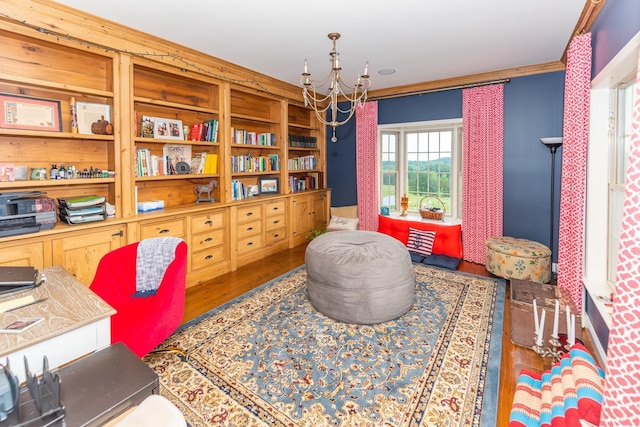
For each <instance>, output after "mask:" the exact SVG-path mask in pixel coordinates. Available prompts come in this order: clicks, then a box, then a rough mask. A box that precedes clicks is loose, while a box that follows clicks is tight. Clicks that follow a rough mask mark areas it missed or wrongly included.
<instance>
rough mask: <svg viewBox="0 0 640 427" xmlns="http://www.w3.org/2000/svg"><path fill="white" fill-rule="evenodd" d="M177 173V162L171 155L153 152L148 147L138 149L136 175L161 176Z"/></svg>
mask: <svg viewBox="0 0 640 427" xmlns="http://www.w3.org/2000/svg"><path fill="white" fill-rule="evenodd" d="M175 174H177V171H176V165H175V163H172V162H171V158H170V157H169V156H164V155H163V156H158V155H155V154H151V152H150V151H149V149H148V148H138V149H137V150H136V176H160V175H175Z"/></svg>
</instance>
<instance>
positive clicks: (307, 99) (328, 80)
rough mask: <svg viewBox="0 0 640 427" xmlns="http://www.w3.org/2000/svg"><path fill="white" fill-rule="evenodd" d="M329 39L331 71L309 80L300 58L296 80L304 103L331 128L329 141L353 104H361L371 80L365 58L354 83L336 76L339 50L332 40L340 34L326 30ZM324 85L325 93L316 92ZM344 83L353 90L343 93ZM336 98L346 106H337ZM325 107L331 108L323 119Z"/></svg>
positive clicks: (337, 74)
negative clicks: (300, 74)
mask: <svg viewBox="0 0 640 427" xmlns="http://www.w3.org/2000/svg"><path fill="white" fill-rule="evenodd" d="M328 37H329V39H331V41H332V43H333V49H331V52H330V53H329V56H330V57H331V72H330V73H329V75H328V76H327V77H325V78H324V80H312V79H311V74H310V73H309V67H308V66H307V60H306V59H305V60H304V72H303V73H302V77H301V78H300V84H301V85H302V86H303V88H302V96H303V97H304V105H305V106H311V107H312V108H313V110H314V111H315V113H316V117H317V118H318V120H319V121H320V122H321V123H322V124H324V125H328V126H331V128H332V129H333V137H332V138H331V141H332V142H336V141H338V138H336V128H337V127H338V126H340V125H343V124H345V123H346V122H348V121H349V119H351V117H352V116H353V113H354V112H355V110H356V107H358V106H362V105H363V104H364V103H365V102H366V100H367V90H368V89H369V87H370V86H371V81H370V80H369V63H368V62H367V63H366V64H365V66H364V73H363V74H361V75H358V80H356V82H355V84H351V85H350V84H349V83H348V82H346V81H345V80H343V79H342V77H341V76H340V70H342V68H340V58H339V56H340V54H339V53H338V52H337V51H336V40H338V39H339V38H340V34H339V33H329V35H328ZM325 86H328V91H329V93H328V95H326V96H325V95H323V94H322V93H318V91H320V90H323V91H324V89H323V88H324V87H325ZM347 87H351V88H352V89H353V91H352V92H351V93H350V94H346V93H345V89H344V88H347ZM327 101H328V102H329V103H328V104H326V105H325V103H326V102H327ZM339 102H348V103H349V109H348V110H343V109H341V108H339V107H338V103H339ZM327 111H330V112H331V120H327V119H326V113H327ZM338 113H340V114H342V115H344V114H346V118H345V119H344V120H339V119H338Z"/></svg>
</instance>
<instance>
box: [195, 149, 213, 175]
mask: <svg viewBox="0 0 640 427" xmlns="http://www.w3.org/2000/svg"><path fill="white" fill-rule="evenodd" d="M189 173H193V174H198V175H200V174H206V175H210V174H215V173H218V155H217V154H215V153H207V152H202V153H197V154H194V155H193V158H192V159H191V171H190V172H189Z"/></svg>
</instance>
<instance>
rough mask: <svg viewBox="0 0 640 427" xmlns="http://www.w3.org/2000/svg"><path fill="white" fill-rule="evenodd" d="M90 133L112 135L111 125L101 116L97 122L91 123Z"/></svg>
mask: <svg viewBox="0 0 640 427" xmlns="http://www.w3.org/2000/svg"><path fill="white" fill-rule="evenodd" d="M91 133H93V134H94V135H113V125H112V124H111V123H109V121H108V120H105V119H104V116H101V119H100V120H98V121H97V122H94V123H91Z"/></svg>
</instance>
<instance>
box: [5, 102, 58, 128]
mask: <svg viewBox="0 0 640 427" xmlns="http://www.w3.org/2000/svg"><path fill="white" fill-rule="evenodd" d="M0 108H2V114H1V115H0V128H4V129H22V130H42V131H47V132H62V120H61V114H60V101H56V100H51V99H42V98H33V97H28V96H19V95H6V94H0Z"/></svg>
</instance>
